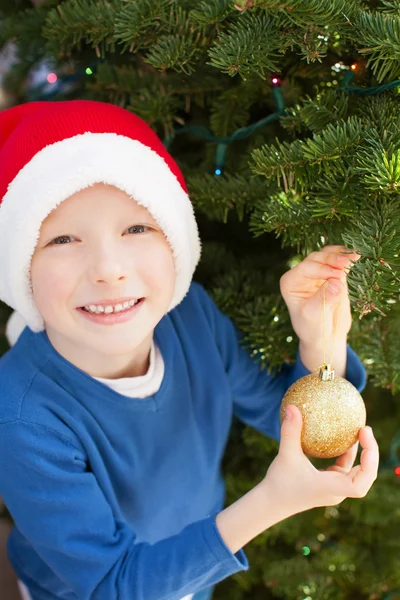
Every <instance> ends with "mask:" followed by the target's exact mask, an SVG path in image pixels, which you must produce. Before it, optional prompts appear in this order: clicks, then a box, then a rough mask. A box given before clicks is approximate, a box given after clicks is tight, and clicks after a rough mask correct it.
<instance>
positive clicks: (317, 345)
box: [299, 336, 347, 377]
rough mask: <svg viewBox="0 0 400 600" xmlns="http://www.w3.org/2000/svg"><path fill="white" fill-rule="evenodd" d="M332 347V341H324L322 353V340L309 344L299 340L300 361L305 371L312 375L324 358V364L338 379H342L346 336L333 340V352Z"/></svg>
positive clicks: (344, 364)
mask: <svg viewBox="0 0 400 600" xmlns="http://www.w3.org/2000/svg"><path fill="white" fill-rule="evenodd" d="M332 346H333V340H326V342H325V352H324V344H323V340H321V341H320V340H318V341H314V342H313V343H309V342H306V341H304V340H301V339H300V340H299V355H300V360H301V362H302V363H303V365H304V366H305V367H306V369H308V370H309V371H310V372H311V373H312V372H315V369H317V368H318V367H319V366H321V365H322V364H323V362H324V358H325V360H326V362H327V363H329V364H331V366H332V368H333V369H335V373H336V374H337V375H339V376H340V377H344V376H345V372H346V364H347V336H340V337H338V338H337V339H336V340H335V344H334V347H333V352H332Z"/></svg>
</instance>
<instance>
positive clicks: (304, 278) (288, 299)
mask: <svg viewBox="0 0 400 600" xmlns="http://www.w3.org/2000/svg"><path fill="white" fill-rule="evenodd" d="M359 258H360V255H359V254H357V253H351V251H349V250H348V249H346V248H345V247H344V246H325V247H324V248H323V249H322V250H320V251H319V252H312V253H311V254H309V255H308V256H307V257H306V258H305V259H304V260H302V261H301V262H300V263H299V264H298V265H296V266H295V267H293V268H292V269H290V270H289V271H287V272H286V273H284V274H283V275H282V277H281V279H280V291H281V294H282V297H283V299H284V301H285V303H286V305H287V307H288V310H289V314H290V320H291V322H292V326H293V329H294V331H295V332H296V334H297V336H298V338H299V339H300V340H302V341H303V342H304V343H306V344H313V343H315V340H316V339H319V338H320V337H321V307H322V297H323V296H322V291H323V288H322V286H323V284H324V282H325V281H327V282H328V286H327V288H326V311H327V321H326V327H327V329H326V335H327V338H328V339H329V337H330V336H331V334H332V333H333V327H334V324H335V323H336V321H337V333H338V337H339V338H344V337H346V336H347V334H348V332H349V331H350V328H351V308H350V301H349V298H348V291H347V272H348V270H349V268H350V267H351V264H352V262H355V261H357V260H358V259H359ZM330 285H336V286H337V287H338V289H337V291H333V290H331V289H330ZM341 292H342V293H343V297H342V304H341V307H340V311H339V306H340V298H341Z"/></svg>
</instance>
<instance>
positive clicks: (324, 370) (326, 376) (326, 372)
mask: <svg viewBox="0 0 400 600" xmlns="http://www.w3.org/2000/svg"><path fill="white" fill-rule="evenodd" d="M319 378H320V380H321V381H334V379H335V369H332V368H331V365H330V363H325V364H324V365H322V367H320V368H319Z"/></svg>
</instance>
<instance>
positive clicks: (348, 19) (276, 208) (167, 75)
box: [0, 0, 400, 600]
mask: <svg viewBox="0 0 400 600" xmlns="http://www.w3.org/2000/svg"><path fill="white" fill-rule="evenodd" d="M8 44H13V46H14V47H15V51H16V52H15V56H16V58H15V62H14V64H13V66H12V67H11V68H10V70H9V72H8V73H7V75H6V76H5V77H4V81H3V88H4V90H3V91H4V93H7V96H4V97H5V98H7V100H6V102H7V103H11V104H17V103H19V102H25V101H29V100H38V99H41V100H42V99H51V100H63V99H72V98H88V99H96V100H103V101H107V102H113V103H116V104H119V105H121V106H124V107H125V108H128V109H129V110H132V111H133V112H135V113H137V114H138V115H140V116H141V117H142V118H144V119H145V120H146V121H147V122H149V123H150V125H151V126H152V127H153V128H154V129H155V130H156V131H157V133H158V134H159V135H160V137H161V138H162V139H163V141H164V143H165V144H166V145H167V147H168V148H169V150H170V152H171V154H172V155H173V156H174V158H175V159H176V160H177V162H178V163H179V165H180V167H181V168H182V170H183V172H184V175H185V177H186V181H187V183H188V187H189V193H190V197H191V199H192V202H193V204H194V207H195V210H196V215H197V218H198V222H199V226H200V232H201V237H202V240H203V256H202V260H201V263H200V265H199V267H198V269H197V271H196V274H195V279H196V280H197V281H200V282H201V283H203V284H204V285H205V287H206V288H207V289H208V291H209V293H210V294H211V295H212V296H213V298H214V299H215V301H216V302H217V304H218V305H219V306H220V308H221V309H222V310H223V311H224V312H225V313H226V314H228V315H229V316H230V317H231V318H232V319H233V320H234V322H235V323H236V324H237V325H238V327H239V328H240V329H241V331H242V332H243V333H244V337H243V343H244V344H246V346H247V347H248V349H249V352H250V353H252V355H253V356H254V357H255V358H256V359H257V360H259V361H260V367H261V368H268V369H270V370H279V369H280V368H281V366H282V364H283V363H285V362H291V361H293V360H294V359H295V355H296V351H297V339H296V335H295V333H294V332H293V330H292V328H291V324H290V319H289V315H288V312H287V310H286V307H285V304H284V302H283V300H282V297H281V295H280V290H279V280H280V276H281V275H282V274H283V273H284V272H285V271H286V270H287V269H288V268H290V267H291V266H293V265H295V264H297V263H298V262H299V261H301V260H302V259H303V258H304V257H305V256H306V255H307V254H308V253H310V252H311V251H314V250H318V249H320V248H322V247H323V246H324V245H326V244H342V245H345V246H346V247H348V248H355V249H356V250H357V251H358V252H359V254H360V255H361V259H360V260H359V261H358V262H357V263H356V264H355V265H354V266H353V267H352V269H351V271H350V273H349V275H348V284H349V294H350V299H351V302H352V308H353V317H354V318H353V327H352V330H351V333H350V336H349V343H350V344H351V346H352V347H353V348H354V349H355V350H356V351H357V353H358V354H359V356H360V357H361V359H362V361H363V363H364V365H365V367H366V369H367V372H368V376H369V379H368V386H367V389H366V391H365V392H364V394H363V397H364V400H365V403H366V407H367V414H368V423H369V424H370V425H371V426H372V427H373V429H374V432H375V435H376V438H377V440H378V443H379V445H380V451H381V466H380V472H379V477H378V480H377V481H376V482H375V484H374V486H373V488H372V489H371V491H370V492H369V494H368V495H367V497H366V498H364V499H362V500H346V501H345V502H344V503H342V504H341V505H340V506H338V507H334V508H327V509H315V510H313V511H309V512H307V513H302V514H300V515H297V516H295V517H292V518H291V519H289V520H287V521H284V522H282V523H280V524H278V525H276V526H274V527H273V528H271V529H270V530H268V531H266V532H265V533H264V534H263V535H261V536H259V537H258V538H256V539H255V540H253V542H251V543H250V544H249V545H248V546H247V547H246V553H247V555H248V557H249V562H250V565H251V569H250V571H248V572H246V573H241V574H239V575H235V576H233V577H232V578H230V579H229V580H226V581H224V582H222V583H221V584H219V585H218V586H217V588H216V593H215V598H216V599H217V600H218V598H221V599H222V598H226V597H228V598H230V599H232V600H241V599H244V598H246V599H247V598H249V599H250V598H251V599H254V600H257V599H261V598H262V599H263V600H265V599H268V598H285V599H287V600H322V599H324V600H350V599H351V600H375V599H376V600H377V599H380V598H382V599H385V600H389V598H390V599H395V598H400V509H399V507H398V506H399V491H400V487H399V486H400V458H399V454H398V448H400V406H399V401H398V400H399V391H400V344H399V342H398V336H399V334H400V308H399V299H400V296H399V291H400V258H399V251H400V195H399V189H398V188H399V186H400V110H399V109H400V80H398V78H400V5H399V2H398V1H397V0H381V1H374V0H369V1H364V2H361V0H311V1H301V0H290V1H289V0H279V1H277V0H236V2H235V0H205V1H203V2H194V1H192V0H130V1H129V0H108V1H106V0H64V1H59V0H44V1H41V0H36V2H35V3H34V4H33V3H32V2H30V0H1V3H0V49H1V48H3V49H4V48H6V47H7V45H8ZM38 65H41V66H42V67H43V66H44V67H45V71H46V77H45V78H44V81H42V82H39V83H38V81H37V78H36V81H35V78H33V77H32V73H34V71H35V69H37V67H38ZM3 107H4V106H3ZM0 308H1V312H0V318H1V322H2V323H3V331H4V324H5V322H6V320H7V317H8V315H9V314H10V309H9V308H8V307H6V306H5V305H2V306H1V307H0ZM7 347H8V346H7V343H6V340H5V338H4V336H3V337H2V348H1V351H2V352H4V351H6V349H7ZM321 359H322V357H321ZM317 366H318V365H316V367H317ZM276 451H277V444H276V442H274V441H272V440H269V439H266V438H265V437H263V436H262V435H261V434H259V433H258V432H256V431H254V430H251V429H250V428H248V427H246V426H244V425H242V424H241V423H238V422H235V423H234V427H233V429H232V435H231V439H230V443H229V446H228V448H227V453H226V459H225V464H224V471H225V476H226V481H227V491H228V498H227V502H228V503H231V502H232V501H234V500H235V499H236V498H238V497H239V496H241V495H243V494H244V493H246V492H247V491H248V490H249V489H250V488H251V487H253V486H254V485H255V483H256V482H258V481H259V480H260V478H261V477H263V476H264V474H265V472H266V470H267V468H268V465H269V463H270V462H271V460H272V459H273V457H274V456H275V454H276ZM314 462H315V464H316V465H318V466H320V464H319V462H318V460H315V461H314ZM321 467H322V468H325V467H326V462H323V463H321Z"/></svg>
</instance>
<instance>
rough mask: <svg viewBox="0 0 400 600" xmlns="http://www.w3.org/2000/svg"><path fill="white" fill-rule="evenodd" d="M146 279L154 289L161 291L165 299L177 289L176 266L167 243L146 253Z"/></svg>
mask: <svg viewBox="0 0 400 600" xmlns="http://www.w3.org/2000/svg"><path fill="white" fill-rule="evenodd" d="M143 266H144V273H145V275H144V277H145V279H146V280H147V281H148V282H149V283H150V284H151V287H152V288H153V289H157V290H159V291H160V294H161V295H162V296H163V297H165V296H166V295H172V293H173V291H174V289H175V277H176V275H175V266H174V260H173V256H172V251H171V249H170V247H169V245H168V244H167V243H165V245H164V244H163V245H162V246H161V247H158V248H154V250H153V251H150V252H147V253H146V261H145V263H143Z"/></svg>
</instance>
